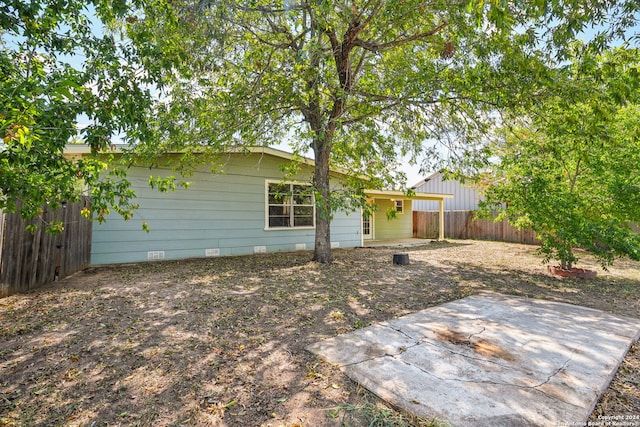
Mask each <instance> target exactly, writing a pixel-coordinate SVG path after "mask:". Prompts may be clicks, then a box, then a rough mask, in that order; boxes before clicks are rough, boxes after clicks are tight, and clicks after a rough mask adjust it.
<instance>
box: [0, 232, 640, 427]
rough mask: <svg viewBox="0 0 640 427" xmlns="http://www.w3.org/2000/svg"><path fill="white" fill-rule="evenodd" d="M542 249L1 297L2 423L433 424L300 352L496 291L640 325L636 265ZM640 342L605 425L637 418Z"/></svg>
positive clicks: (133, 275)
mask: <svg viewBox="0 0 640 427" xmlns="http://www.w3.org/2000/svg"><path fill="white" fill-rule="evenodd" d="M535 249H536V248H535V247H531V246H525V245H515V244H504V243H492V242H471V241H458V242H450V243H434V244H425V245H424V246H421V247H415V248H410V249H407V248H403V249H402V251H403V252H408V253H409V256H410V261H411V263H410V264H409V265H406V266H396V265H393V264H392V255H393V253H394V252H397V248H396V249H394V248H375V249H374V248H365V249H350V250H347V249H343V250H336V251H335V258H336V262H335V263H333V264H331V265H320V264H317V263H314V262H310V261H309V259H310V253H308V252H296V253H286V254H285V253H282V254H267V255H255V256H250V257H229V258H207V259H197V260H186V261H167V262H159V263H146V264H135V265H122V266H109V267H100V268H93V269H89V270H86V271H85V272H82V273H79V274H76V275H74V276H72V277H70V278H68V279H66V280H64V281H62V282H59V283H56V284H54V285H52V286H49V287H46V288H43V289H41V290H39V291H37V292H33V293H30V294H26V295H15V296H11V297H9V298H5V299H2V300H0V426H45V425H47V426H48V425H65V426H91V425H93V426H107V425H109V426H113V425H127V426H135V425H140V426H150V425H153V426H169V425H171V426H174V425H194V426H208V425H211V426H265V427H266V426H274V427H275V426H340V425H344V426H348V425H350V426H356V425H375V426H391V425H397V426H402V425H415V426H425V425H434V426H436V425H438V424H437V421H434V420H417V419H411V418H410V417H409V416H407V415H402V414H399V413H398V412H395V411H394V410H393V409H392V408H389V407H387V406H385V405H384V404H383V403H382V402H379V401H377V400H376V399H375V398H374V397H373V396H371V395H369V394H368V393H365V392H363V391H362V390H361V389H359V388H358V387H357V386H356V384H354V383H353V382H352V381H351V380H349V379H348V378H347V377H346V376H344V375H343V374H342V373H341V372H340V371H339V370H338V369H337V368H336V367H335V366H331V365H329V364H327V363H324V362H322V361H321V360H318V359H317V358H315V357H314V356H313V355H311V354H310V353H308V352H306V351H305V350H304V348H305V347H306V346H307V345H309V344H311V343H314V342H316V341H318V340H322V339H324V338H328V337H332V336H335V335H337V334H341V333H345V332H349V331H352V330H354V329H358V328H363V327H366V326H368V325H371V324H373V323H376V322H380V321H383V320H388V319H390V318H393V317H397V316H402V315H405V314H408V313H411V312H415V311H418V310H422V309H425V308H427V307H431V306H434V305H438V304H441V303H443V302H447V301H451V300H455V299H459V298H462V297H465V296H468V295H471V294H474V293H477V292H481V291H488V290H489V291H495V292H500V293H504V294H510V295H520V296H527V297H535V298H545V299H550V300H554V301H562V302H568V303H572V304H579V305H584V306H588V307H592V308H596V309H600V310H604V311H607V312H611V313H615V314H618V315H624V316H631V317H638V315H639V313H640V263H637V262H631V261H628V260H620V262H618V263H617V264H616V265H615V266H614V267H613V268H611V269H610V271H608V272H604V271H601V270H600V269H598V267H597V264H596V263H595V262H594V261H593V260H592V259H590V258H589V257H587V256H585V257H584V260H583V262H582V263H581V265H580V266H581V267H586V268H592V269H597V270H598V277H597V278H596V279H568V280H567V279H556V278H552V277H550V276H549V275H548V274H547V273H546V270H545V268H544V266H543V265H541V264H540V261H539V259H538V258H537V257H535ZM639 347H640V346H639V345H638V344H636V345H635V346H634V347H633V349H632V350H631V351H630V353H629V355H628V356H627V358H626V359H625V361H624V363H623V365H622V367H621V369H620V370H619V372H618V375H617V376H616V377H615V379H614V381H613V382H612V384H611V386H610V388H609V389H608V390H607V391H606V393H605V395H604V396H603V398H602V399H601V401H600V403H599V404H598V406H597V407H596V409H595V411H594V413H593V414H594V415H593V417H595V418H594V419H597V416H598V415H612V414H613V415H615V414H627V413H632V414H637V413H640V391H639V390H640V386H639V385H640V364H639V360H640V348H639ZM332 414H333V415H332ZM394 423H396V424H394ZM425 423H426V424H425ZM430 423H431V424H430Z"/></svg>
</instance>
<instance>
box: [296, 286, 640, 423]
mask: <svg viewBox="0 0 640 427" xmlns="http://www.w3.org/2000/svg"><path fill="white" fill-rule="evenodd" d="M638 338H640V320H638V319H631V318H624V317H619V316H614V315H611V314H608V313H605V312H603V311H599V310H593V309H590V308H585V307H580V306H574V305H569V304H563V303H558V302H552V301H545V300H535V299H528V298H520V297H512V296H505V295H499V294H490V293H483V294H479V295H475V296H471V297H468V298H464V299H461V300H458V301H453V302H449V303H446V304H442V305H440V306H437V307H432V308H429V309H427V310H423V311H420V312H417V313H413V314H410V315H407V316H404V317H401V318H397V319H393V320H390V321H388V322H383V323H380V324H377V325H373V326H370V327H367V328H364V329H360V330H357V331H354V332H352V333H349V334H345V335H341V336H338V337H335V338H331V339H327V340H325V341H322V342H319V343H316V344H313V345H311V346H309V347H308V350H309V351H311V352H312V353H314V354H317V355H318V356H320V357H322V358H323V359H325V360H326V361H328V362H329V363H332V364H335V365H339V366H340V367H341V368H342V369H343V370H344V371H345V373H346V374H347V375H348V376H349V377H350V378H352V379H353V380H354V381H356V382H358V383H360V384H361V385H363V386H364V387H366V388H367V389H369V390H370V391H372V392H373V393H375V394H376V395H378V396H379V397H380V398H382V399H384V400H385V401H387V402H389V403H391V404H392V405H395V406H397V407H399V408H402V409H404V410H406V411H407V412H409V413H412V414H414V415H417V416H420V417H428V418H436V419H438V420H440V421H443V422H445V423H448V424H450V425H453V426H474V427H475V426H483V427H484V426H496V427H497V426H505V427H512V426H560V425H584V424H585V423H586V421H587V420H588V418H589V415H590V414H591V412H592V411H593V408H594V407H595V405H596V403H597V402H598V399H599V397H600V396H601V395H602V393H603V392H604V390H606V388H607V387H608V385H609V383H610V382H611V380H612V378H613V376H614V375H615V373H616V371H617V369H618V367H619V365H620V363H621V362H622V360H623V359H624V356H625V354H626V353H627V351H628V350H629V348H630V347H631V345H633V343H634V342H635V341H637V340H638Z"/></svg>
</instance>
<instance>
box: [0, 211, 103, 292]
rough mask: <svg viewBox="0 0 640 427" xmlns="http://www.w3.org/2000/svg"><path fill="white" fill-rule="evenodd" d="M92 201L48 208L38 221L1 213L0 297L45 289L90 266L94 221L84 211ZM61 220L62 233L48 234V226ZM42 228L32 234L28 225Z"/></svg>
mask: <svg viewBox="0 0 640 427" xmlns="http://www.w3.org/2000/svg"><path fill="white" fill-rule="evenodd" d="M89 203H90V200H89V198H85V199H84V200H82V201H81V202H76V203H69V204H67V205H66V207H61V208H59V209H58V210H56V211H51V210H48V209H46V208H45V209H44V210H43V213H42V215H41V216H40V217H39V218H36V219H35V220H32V221H30V222H25V221H24V220H23V219H22V218H21V217H20V215H19V214H10V213H2V212H0V298H2V297H6V296H8V295H11V294H15V293H18V292H26V291H28V290H30V289H34V288H37V287H39V286H42V285H43V284H45V283H49V282H52V281H54V280H57V279H59V278H62V277H65V276H68V275H70V274H72V273H75V272H76V271H80V270H82V269H84V268H86V267H88V266H89V263H90V262H91V221H89V220H87V219H86V218H84V217H82V215H81V214H80V211H81V210H82V208H84V207H85V206H88V205H89ZM56 220H60V221H62V222H63V224H64V230H63V232H62V234H58V235H52V234H50V233H47V232H45V228H46V224H47V223H51V222H53V221H56ZM30 223H32V224H36V225H37V226H38V229H37V230H36V231H35V232H34V233H31V232H29V231H27V230H26V229H25V227H26V225H28V224H30Z"/></svg>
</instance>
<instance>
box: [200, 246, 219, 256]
mask: <svg viewBox="0 0 640 427" xmlns="http://www.w3.org/2000/svg"><path fill="white" fill-rule="evenodd" d="M204 256H220V249H218V248H214V249H205V250H204Z"/></svg>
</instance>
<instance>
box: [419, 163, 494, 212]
mask: <svg viewBox="0 0 640 427" xmlns="http://www.w3.org/2000/svg"><path fill="white" fill-rule="evenodd" d="M411 188H412V189H413V190H414V191H416V192H418V193H446V194H452V195H453V197H452V198H447V199H445V201H444V210H445V211H475V210H477V209H478V202H480V200H481V199H482V196H481V194H480V193H479V192H478V190H477V189H475V188H473V187H469V186H467V185H464V184H462V183H461V182H459V181H457V180H445V179H444V175H443V174H442V173H441V172H436V173H434V174H431V175H429V176H428V177H427V178H425V179H424V180H422V181H420V182H419V183H417V184H416V185H414V186H412V187H411ZM413 209H414V210H416V211H437V210H439V209H440V207H439V206H438V203H437V202H434V201H429V200H416V201H415V202H414V203H413Z"/></svg>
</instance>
